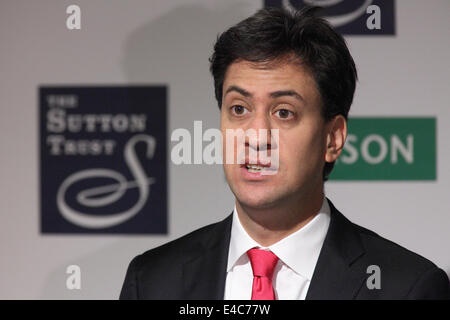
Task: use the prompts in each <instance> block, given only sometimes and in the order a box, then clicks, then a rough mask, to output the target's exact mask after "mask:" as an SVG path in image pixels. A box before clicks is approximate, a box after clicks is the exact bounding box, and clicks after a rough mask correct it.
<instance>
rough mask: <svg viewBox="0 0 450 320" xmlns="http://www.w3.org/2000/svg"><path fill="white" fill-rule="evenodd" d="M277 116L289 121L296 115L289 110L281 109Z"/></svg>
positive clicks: (276, 112)
mask: <svg viewBox="0 0 450 320" xmlns="http://www.w3.org/2000/svg"><path fill="white" fill-rule="evenodd" d="M275 114H276V115H277V116H278V118H280V119H289V118H291V117H293V116H294V113H293V112H292V111H290V110H287V109H279V110H277V111H275Z"/></svg>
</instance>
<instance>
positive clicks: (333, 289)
mask: <svg viewBox="0 0 450 320" xmlns="http://www.w3.org/2000/svg"><path fill="white" fill-rule="evenodd" d="M328 202H329V204H330V208H331V220H330V226H329V229H328V232H327V235H326V237H325V240H324V243H323V247H322V250H321V252H320V255H319V259H318V261H317V264H316V268H315V270H314V274H313V277H312V280H311V284H310V287H309V290H308V293H307V295H306V299H307V300H317V299H327V300H328V299H346V300H347V299H354V298H355V296H356V294H357V293H358V291H359V289H360V287H361V285H362V284H363V282H364V280H365V278H366V276H367V274H366V270H364V269H363V267H362V264H357V263H354V262H355V261H356V260H357V259H358V258H360V257H361V256H362V255H363V254H364V247H363V244H362V242H361V239H360V236H359V234H358V233H357V231H356V230H355V227H354V226H353V224H352V223H351V222H350V221H349V220H347V218H345V217H344V216H343V215H342V214H341V213H340V212H339V211H338V210H337V209H336V208H335V207H334V206H333V204H332V203H331V201H329V200H328Z"/></svg>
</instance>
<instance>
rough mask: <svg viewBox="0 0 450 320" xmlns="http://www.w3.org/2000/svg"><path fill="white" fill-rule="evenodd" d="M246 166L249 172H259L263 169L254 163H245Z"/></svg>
mask: <svg viewBox="0 0 450 320" xmlns="http://www.w3.org/2000/svg"><path fill="white" fill-rule="evenodd" d="M246 168H247V170H248V171H249V172H259V171H261V170H262V169H263V167H261V166H255V165H250V164H248V165H246Z"/></svg>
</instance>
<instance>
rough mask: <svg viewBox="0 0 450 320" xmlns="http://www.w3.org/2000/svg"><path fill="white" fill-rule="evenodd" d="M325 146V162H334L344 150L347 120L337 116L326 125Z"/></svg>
mask: <svg viewBox="0 0 450 320" xmlns="http://www.w3.org/2000/svg"><path fill="white" fill-rule="evenodd" d="M326 128H327V146H326V152H325V161H326V162H334V161H336V160H337V158H338V157H339V155H340V154H341V152H342V149H343V148H344V143H345V139H347V120H345V118H344V116H342V115H337V116H335V117H334V118H333V119H331V120H330V121H329V122H328V123H327V124H326Z"/></svg>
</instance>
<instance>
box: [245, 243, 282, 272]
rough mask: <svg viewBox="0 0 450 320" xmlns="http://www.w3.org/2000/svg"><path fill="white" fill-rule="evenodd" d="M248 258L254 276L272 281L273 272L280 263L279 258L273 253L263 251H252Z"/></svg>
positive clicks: (248, 252) (249, 251)
mask: <svg viewBox="0 0 450 320" xmlns="http://www.w3.org/2000/svg"><path fill="white" fill-rule="evenodd" d="M247 256H248V258H249V259H250V263H251V265H252V269H253V275H254V276H259V277H267V278H269V279H272V276H273V270H274V269H275V266H276V264H277V262H278V257H277V256H276V255H275V254H273V253H272V252H271V251H267V250H261V249H255V248H254V249H250V250H248V251H247Z"/></svg>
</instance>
